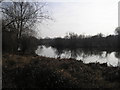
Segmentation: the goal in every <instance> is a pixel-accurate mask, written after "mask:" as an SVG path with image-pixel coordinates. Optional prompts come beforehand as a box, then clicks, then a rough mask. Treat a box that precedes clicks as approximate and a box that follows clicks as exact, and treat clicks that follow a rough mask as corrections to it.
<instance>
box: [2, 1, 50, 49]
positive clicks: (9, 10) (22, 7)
mask: <svg viewBox="0 0 120 90" xmlns="http://www.w3.org/2000/svg"><path fill="white" fill-rule="evenodd" d="M45 6H46V3H45V2H26V1H24V0H19V2H14V1H11V2H2V7H1V9H2V13H3V15H2V16H3V17H2V19H3V21H2V22H3V24H2V29H3V30H7V31H12V32H14V33H16V35H17V39H18V47H20V45H19V44H20V41H21V38H22V35H24V34H27V35H29V33H30V32H32V33H33V32H34V31H35V30H34V29H33V28H34V26H35V25H36V23H42V21H43V20H46V19H52V18H51V17H50V16H49V15H48V11H46V10H45Z"/></svg>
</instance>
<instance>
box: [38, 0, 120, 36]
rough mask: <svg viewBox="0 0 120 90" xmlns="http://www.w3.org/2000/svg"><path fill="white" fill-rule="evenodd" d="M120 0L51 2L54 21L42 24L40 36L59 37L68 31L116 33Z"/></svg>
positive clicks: (78, 32)
mask: <svg viewBox="0 0 120 90" xmlns="http://www.w3.org/2000/svg"><path fill="white" fill-rule="evenodd" d="M46 1H49V0H46ZM52 1H53V0H52ZM59 1H60V0H59ZM118 1H119V0H74V1H73V2H72V1H71V0H70V1H69V0H65V2H63V1H60V2H55V0H54V1H53V2H49V3H48V7H49V11H50V12H51V14H52V17H53V18H54V21H49V22H46V23H45V24H44V25H42V26H40V27H39V29H40V36H42V37H57V36H58V37H59V36H62V37H63V36H65V35H66V33H67V32H75V33H77V34H85V35H95V34H97V33H100V32H101V33H103V34H105V35H109V34H114V30H115V28H116V27H117V26H118Z"/></svg>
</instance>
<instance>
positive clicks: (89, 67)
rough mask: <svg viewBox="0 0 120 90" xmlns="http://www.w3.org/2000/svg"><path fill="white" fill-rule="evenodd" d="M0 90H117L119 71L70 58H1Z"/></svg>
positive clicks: (13, 56)
mask: <svg viewBox="0 0 120 90" xmlns="http://www.w3.org/2000/svg"><path fill="white" fill-rule="evenodd" d="M2 61H3V88H60V87H64V88H116V89H119V88H120V68H118V67H107V65H106V64H99V63H96V64H84V63H83V62H82V61H76V60H73V59H54V58H46V57H41V56H20V55H14V54H4V55H3V59H2Z"/></svg>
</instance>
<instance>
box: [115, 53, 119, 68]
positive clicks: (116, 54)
mask: <svg viewBox="0 0 120 90" xmlns="http://www.w3.org/2000/svg"><path fill="white" fill-rule="evenodd" d="M115 57H116V58H118V66H120V52H116V53H115Z"/></svg>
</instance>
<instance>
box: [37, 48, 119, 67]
mask: <svg viewBox="0 0 120 90" xmlns="http://www.w3.org/2000/svg"><path fill="white" fill-rule="evenodd" d="M36 53H37V54H38V55H40V56H46V57H53V58H73V59H76V60H82V61H83V62H84V63H91V62H92V63H96V62H99V63H107V65H108V66H120V52H110V51H100V50H95V49H81V48H79V49H61V48H52V47H45V46H39V47H38V49H37V50H36Z"/></svg>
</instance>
